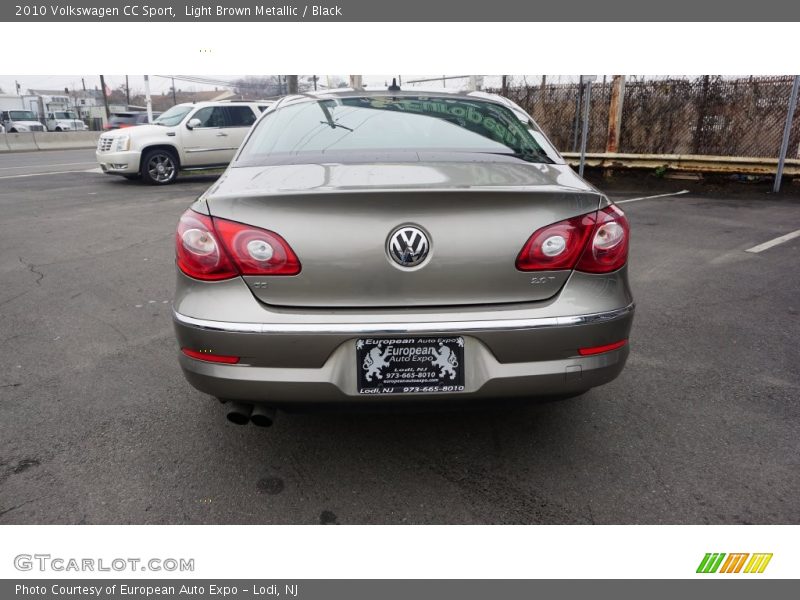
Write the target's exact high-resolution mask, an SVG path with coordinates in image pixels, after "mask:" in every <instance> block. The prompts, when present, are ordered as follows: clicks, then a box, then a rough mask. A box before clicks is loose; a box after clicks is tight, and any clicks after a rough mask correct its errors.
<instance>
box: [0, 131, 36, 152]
mask: <svg viewBox="0 0 800 600" xmlns="http://www.w3.org/2000/svg"><path fill="white" fill-rule="evenodd" d="M6 143H7V144H8V149H9V150H10V151H11V152H20V151H24V150H38V149H39V147H38V146H37V145H36V140H35V139H34V137H33V134H32V133H7V134H6Z"/></svg>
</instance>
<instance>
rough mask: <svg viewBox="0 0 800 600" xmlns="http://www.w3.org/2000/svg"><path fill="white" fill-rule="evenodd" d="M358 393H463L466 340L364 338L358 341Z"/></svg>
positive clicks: (454, 338) (451, 338)
mask: <svg viewBox="0 0 800 600" xmlns="http://www.w3.org/2000/svg"><path fill="white" fill-rule="evenodd" d="M356 361H357V370H358V393H359V394H435V393H442V392H463V391H464V338H462V337H412V338H363V339H359V340H357V341H356Z"/></svg>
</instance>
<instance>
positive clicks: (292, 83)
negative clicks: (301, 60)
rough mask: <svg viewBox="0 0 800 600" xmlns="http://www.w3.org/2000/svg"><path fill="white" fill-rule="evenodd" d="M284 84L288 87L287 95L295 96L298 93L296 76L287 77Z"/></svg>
mask: <svg viewBox="0 0 800 600" xmlns="http://www.w3.org/2000/svg"><path fill="white" fill-rule="evenodd" d="M286 82H287V84H288V87H289V93H290V94H296V93H297V92H298V85H297V75H287V76H286Z"/></svg>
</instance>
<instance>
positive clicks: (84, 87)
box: [81, 77, 86, 92]
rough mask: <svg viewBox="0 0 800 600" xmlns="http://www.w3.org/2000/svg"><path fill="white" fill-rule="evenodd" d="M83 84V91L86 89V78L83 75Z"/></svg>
mask: <svg viewBox="0 0 800 600" xmlns="http://www.w3.org/2000/svg"><path fill="white" fill-rule="evenodd" d="M81 85H82V86H83V91H84V92H85V91H86V80H85V79H84V78H83V77H81Z"/></svg>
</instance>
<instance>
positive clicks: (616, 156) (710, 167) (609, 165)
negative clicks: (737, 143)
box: [562, 152, 800, 176]
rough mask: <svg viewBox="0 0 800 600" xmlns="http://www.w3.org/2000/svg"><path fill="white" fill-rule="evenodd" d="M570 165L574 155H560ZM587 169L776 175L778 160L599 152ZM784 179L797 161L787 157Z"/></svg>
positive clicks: (799, 165)
mask: <svg viewBox="0 0 800 600" xmlns="http://www.w3.org/2000/svg"><path fill="white" fill-rule="evenodd" d="M562 156H564V158H565V159H567V162H568V163H569V164H570V165H571V166H577V165H578V163H579V162H580V154H579V153H577V152H564V153H562ZM586 164H587V165H588V166H590V167H601V168H605V169H658V168H666V169H667V170H668V171H690V172H693V173H718V174H732V173H741V174H743V175H775V171H776V170H777V168H778V159H777V158H755V157H740V156H706V155H699V154H621V153H617V152H602V153H593V154H587V155H586ZM783 174H784V175H785V176H786V175H788V176H798V175H800V159H796V158H788V159H786V164H785V166H784V168H783Z"/></svg>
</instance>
